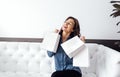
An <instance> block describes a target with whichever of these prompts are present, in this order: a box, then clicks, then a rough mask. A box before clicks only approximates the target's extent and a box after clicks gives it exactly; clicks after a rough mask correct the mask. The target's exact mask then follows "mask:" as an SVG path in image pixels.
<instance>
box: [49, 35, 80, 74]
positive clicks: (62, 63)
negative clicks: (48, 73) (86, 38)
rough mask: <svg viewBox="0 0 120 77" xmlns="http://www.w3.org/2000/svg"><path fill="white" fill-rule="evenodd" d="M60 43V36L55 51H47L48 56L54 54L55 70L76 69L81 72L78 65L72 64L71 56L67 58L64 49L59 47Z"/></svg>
mask: <svg viewBox="0 0 120 77" xmlns="http://www.w3.org/2000/svg"><path fill="white" fill-rule="evenodd" d="M70 38H72V37H68V39H70ZM68 39H67V40H68ZM61 43H62V39H61V38H60V41H59V45H58V48H57V51H56V53H54V52H51V51H47V53H48V56H49V57H52V56H54V61H55V69H56V71H62V70H76V71H78V72H80V73H81V70H80V68H79V67H75V66H73V58H69V57H68V56H67V55H66V53H65V51H64V50H63V48H62V47H61Z"/></svg>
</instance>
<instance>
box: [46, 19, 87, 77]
mask: <svg viewBox="0 0 120 77" xmlns="http://www.w3.org/2000/svg"><path fill="white" fill-rule="evenodd" d="M55 32H58V33H59V34H60V36H61V37H60V41H59V45H58V48H57V52H56V53H53V52H51V51H47V53H48V56H49V57H52V56H54V60H55V69H56V71H55V72H54V73H53V74H52V75H51V77H82V74H81V70H80V68H79V67H75V66H73V58H69V57H68V56H67V55H66V53H65V51H64V50H63V48H62V47H61V45H60V44H61V43H63V42H65V41H67V40H69V39H70V38H72V37H74V36H76V35H77V36H78V37H80V39H81V40H82V41H85V37H84V36H81V34H80V26H79V22H78V20H77V19H76V18H74V17H68V18H67V19H66V20H65V22H64V24H63V25H62V28H61V30H60V31H59V30H56V31H55Z"/></svg>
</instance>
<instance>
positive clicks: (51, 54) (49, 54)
mask: <svg viewBox="0 0 120 77" xmlns="http://www.w3.org/2000/svg"><path fill="white" fill-rule="evenodd" d="M47 54H48V56H49V57H52V56H53V55H54V54H55V53H54V52H51V51H47Z"/></svg>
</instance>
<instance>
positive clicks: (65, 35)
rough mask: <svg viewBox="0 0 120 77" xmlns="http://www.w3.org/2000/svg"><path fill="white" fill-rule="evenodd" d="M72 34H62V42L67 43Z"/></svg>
mask: <svg viewBox="0 0 120 77" xmlns="http://www.w3.org/2000/svg"><path fill="white" fill-rule="evenodd" d="M69 35H70V33H67V32H64V31H63V32H62V42H65V41H66V40H67V38H68V37H69Z"/></svg>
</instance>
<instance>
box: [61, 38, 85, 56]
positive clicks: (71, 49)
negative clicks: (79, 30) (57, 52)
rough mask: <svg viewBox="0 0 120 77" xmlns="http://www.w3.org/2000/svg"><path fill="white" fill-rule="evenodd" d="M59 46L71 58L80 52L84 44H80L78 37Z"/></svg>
mask: <svg viewBox="0 0 120 77" xmlns="http://www.w3.org/2000/svg"><path fill="white" fill-rule="evenodd" d="M61 46H62V48H63V49H64V51H65V53H66V54H67V55H68V56H69V57H70V58H72V57H74V56H75V55H76V54H78V53H79V52H80V50H81V49H82V47H83V46H84V42H82V41H81V40H80V38H79V37H78V36H75V37H73V38H71V39H69V40H67V41H66V42H64V43H62V44H61Z"/></svg>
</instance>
